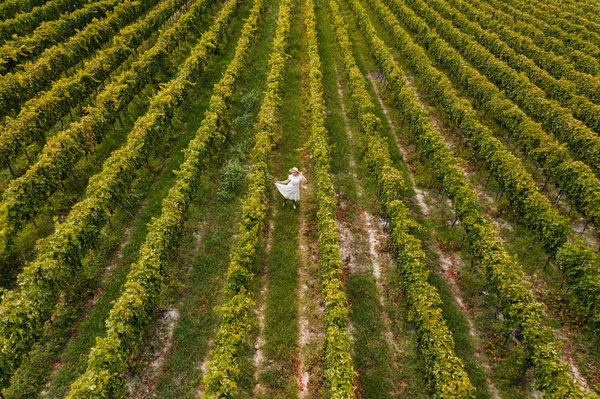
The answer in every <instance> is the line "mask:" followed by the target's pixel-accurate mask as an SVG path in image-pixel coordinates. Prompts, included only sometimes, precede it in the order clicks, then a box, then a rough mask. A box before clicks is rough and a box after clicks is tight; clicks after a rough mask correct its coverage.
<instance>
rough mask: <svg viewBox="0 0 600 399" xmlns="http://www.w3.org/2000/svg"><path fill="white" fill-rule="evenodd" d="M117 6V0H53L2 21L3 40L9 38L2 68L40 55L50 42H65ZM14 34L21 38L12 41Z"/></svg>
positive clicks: (1, 56)
mask: <svg viewBox="0 0 600 399" xmlns="http://www.w3.org/2000/svg"><path fill="white" fill-rule="evenodd" d="M116 5H117V2H114V1H113V2H110V3H108V4H107V5H104V4H103V2H97V3H89V2H87V1H86V0H53V1H50V2H48V3H46V4H44V5H43V6H41V7H36V8H34V9H33V10H31V12H30V13H27V14H19V15H17V16H16V17H15V18H12V19H8V20H4V21H2V22H0V43H4V42H6V41H9V43H6V44H4V45H3V46H2V47H0V62H1V63H2V65H0V71H1V72H5V71H6V70H7V69H10V68H11V65H12V66H14V65H16V64H18V63H21V62H23V61H24V60H25V59H27V58H29V57H32V56H34V55H37V54H40V53H41V52H42V51H43V50H44V49H45V48H46V47H48V46H49V45H54V44H56V43H58V42H60V41H63V40H64V39H66V38H68V37H69V36H70V35H72V34H73V32H75V30H76V29H81V28H83V27H84V26H85V25H87V24H88V23H89V22H90V21H91V20H92V19H93V18H97V17H103V16H104V15H105V14H106V12H107V11H109V10H111V9H112V8H114V6H116ZM80 7H83V8H82V9H79V8H80ZM83 10H86V11H83ZM71 11H73V12H71ZM44 21H47V22H44ZM40 24H41V25H40ZM36 27H37V28H36ZM34 29H35V31H34V32H33V33H32V34H31V31H33V30H34ZM30 34H31V35H30ZM42 34H43V35H47V36H46V37H44V36H43V35H42ZM13 35H16V36H20V37H18V38H15V39H14V40H11V38H12V37H13ZM7 64H9V65H7Z"/></svg>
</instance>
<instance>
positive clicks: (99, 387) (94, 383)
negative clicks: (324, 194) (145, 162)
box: [67, 0, 264, 399]
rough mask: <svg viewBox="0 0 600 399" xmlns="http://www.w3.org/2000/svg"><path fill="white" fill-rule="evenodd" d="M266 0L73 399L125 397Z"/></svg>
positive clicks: (259, 1) (245, 32)
mask: <svg viewBox="0 0 600 399" xmlns="http://www.w3.org/2000/svg"><path fill="white" fill-rule="evenodd" d="M263 2H264V0H256V1H255V3H254V6H253V8H252V10H251V12H250V16H249V17H248V20H247V21H246V23H245V24H244V27H243V29H242V35H241V37H240V39H239V41H238V44H237V48H236V52H235V56H234V58H233V60H232V61H231V62H230V64H229V65H228V67H227V70H226V71H225V73H224V74H223V77H222V78H221V81H220V82H219V83H218V84H216V85H215V87H214V92H213V95H212V97H211V99H210V106H209V109H208V110H207V111H206V113H205V114H204V119H203V121H202V124H201V125H200V128H199V129H198V131H197V132H196V136H195V137H194V139H193V140H192V141H191V142H190V144H189V145H188V147H187V149H186V150H185V159H184V161H183V164H182V165H181V167H180V168H179V170H178V171H177V172H176V175H177V180H176V181H175V183H174V185H173V187H171V189H170V190H169V194H168V195H167V197H166V198H165V199H164V200H163V202H162V211H161V215H160V217H159V218H157V219H154V220H153V221H152V223H151V224H150V225H149V227H148V234H147V236H146V240H145V242H144V244H143V245H142V247H141V248H140V252H139V253H140V254H139V256H138V261H137V262H135V263H134V264H133V265H131V268H130V272H129V275H128V277H127V281H126V283H125V290H124V292H123V293H122V294H121V296H120V297H119V298H118V299H117V301H116V302H115V304H114V306H113V308H112V309H111V311H110V313H109V316H108V319H107V320H106V336H105V337H103V338H99V339H98V340H97V341H96V345H95V346H94V348H92V350H91V355H90V357H89V359H88V367H87V370H86V372H85V373H84V374H83V375H82V376H81V377H79V379H78V380H77V381H75V382H74V383H73V384H72V385H71V392H70V394H69V396H67V398H68V399H79V398H82V399H83V398H105V397H120V396H121V394H122V384H121V382H122V380H121V379H120V378H118V376H120V375H121V374H122V373H123V370H124V369H125V367H126V365H127V360H128V359H129V357H130V356H131V354H132V352H133V351H134V349H135V348H136V346H137V344H139V342H140V340H141V338H142V337H143V333H144V329H145V327H146V326H147V325H148V322H149V321H150V319H151V316H152V312H153V310H154V307H155V305H156V301H157V299H158V296H159V293H160V291H161V285H162V281H163V278H164V276H165V274H166V273H167V271H168V269H169V261H170V259H171V254H172V253H173V251H174V250H175V249H176V248H177V246H178V241H179V238H180V235H181V232H182V229H183V224H184V221H185V220H186V214H187V211H188V208H189V204H190V201H191V200H192V198H193V196H194V193H195V188H196V187H197V185H198V180H199V179H200V177H201V172H202V170H203V169H204V167H205V166H206V164H207V162H208V161H209V160H210V159H215V158H214V156H215V155H216V154H218V152H219V149H220V147H221V146H222V144H223V142H224V141H225V139H226V137H227V136H228V135H229V132H228V128H227V126H228V123H227V118H228V111H229V107H230V104H231V99H232V95H233V89H234V87H235V83H236V80H237V77H238V76H239V75H240V73H241V72H242V71H243V70H244V68H245V66H246V59H247V55H248V52H249V49H250V46H251V43H252V41H253V39H254V38H255V37H256V35H257V28H258V22H259V19H260V16H261V12H262V9H263ZM194 56H195V55H194V54H193V55H192V57H194ZM185 69H186V66H185V65H184V66H183V70H184V72H182V73H181V74H180V76H181V77H182V78H183V77H185V76H192V75H191V74H190V73H186V72H185ZM114 359H118V361H115V360H114ZM91 392H93V394H92V393H91Z"/></svg>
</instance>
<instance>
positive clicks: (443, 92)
mask: <svg viewBox="0 0 600 399" xmlns="http://www.w3.org/2000/svg"><path fill="white" fill-rule="evenodd" d="M390 3H391V4H392V7H393V9H394V11H396V12H397V13H398V15H401V16H402V17H403V21H405V24H406V25H407V26H410V27H411V30H413V31H414V32H422V31H423V30H425V29H427V25H426V24H425V23H423V22H422V21H420V20H419V19H418V18H417V17H416V16H415V14H414V13H412V12H411V11H410V10H409V9H408V8H407V7H406V6H404V5H403V4H401V3H399V2H397V1H395V0H394V1H390ZM371 4H373V5H374V7H375V9H376V11H377V13H378V15H379V19H380V20H381V21H382V22H383V24H384V25H385V26H386V28H387V29H388V30H390V32H392V34H393V36H394V40H395V41H396V43H397V44H398V46H397V47H398V48H399V49H400V50H401V52H402V56H403V57H404V59H406V60H407V61H408V62H409V64H410V65H411V66H412V67H413V68H414V69H415V70H416V71H417V72H418V75H420V76H422V77H426V78H423V79H422V81H423V86H424V87H425V90H426V91H428V93H429V94H431V96H432V97H433V99H434V101H436V102H437V104H439V105H440V108H441V109H443V110H444V112H445V113H446V114H447V115H448V118H449V119H450V121H451V122H452V123H453V124H454V125H455V126H456V128H457V129H458V130H459V131H460V132H461V134H462V135H463V137H466V138H467V141H468V142H469V144H470V145H471V147H472V148H473V149H474V150H475V155H476V156H477V157H478V158H479V159H480V160H481V162H482V163H484V164H485V165H486V166H487V168H488V169H489V170H490V173H491V174H492V176H494V177H495V179H496V180H497V182H498V184H499V185H500V188H501V189H502V190H504V191H505V192H506V194H507V198H508V200H509V201H510V203H511V205H512V209H513V210H514V211H515V212H516V213H517V214H518V215H520V216H522V217H523V221H524V222H525V224H526V225H527V226H528V227H529V228H530V229H531V230H532V231H533V232H534V234H535V235H536V236H537V237H540V239H541V242H542V245H543V246H544V248H545V249H546V251H548V252H549V253H550V254H552V255H555V254H556V252H557V251H567V252H572V251H575V252H577V253H578V254H579V255H580V256H581V257H584V258H586V259H588V258H592V259H594V260H593V261H590V262H586V264H587V267H586V268H585V269H579V268H577V270H578V271H577V272H570V271H569V268H570V267H572V266H573V265H574V263H571V262H561V260H562V259H564V258H562V257H559V258H558V265H559V267H560V268H561V270H563V271H564V273H565V276H567V281H568V282H569V284H570V286H571V287H572V288H573V291H574V293H575V294H576V295H577V297H578V299H579V302H580V305H582V306H583V313H584V314H586V315H588V316H589V317H588V320H589V321H590V322H591V323H592V325H593V326H594V327H595V328H598V327H599V326H600V325H599V324H597V320H598V319H597V318H598V316H597V315H599V314H600V265H599V264H598V261H597V260H596V259H595V258H596V257H595V256H594V254H593V253H592V251H591V250H590V249H589V248H585V247H584V246H583V245H580V244H579V243H578V240H577V239H576V237H574V236H573V235H572V234H569V232H570V231H569V228H568V226H567V224H566V222H565V221H564V220H563V219H562V218H561V217H560V216H559V214H558V212H557V211H556V209H554V208H553V207H552V205H551V204H550V202H549V201H548V199H547V198H546V197H544V196H543V195H541V194H540V193H539V191H538V189H537V185H536V184H535V182H534V181H533V179H532V178H531V176H530V175H529V174H528V173H527V172H526V171H525V169H524V168H523V165H522V164H521V162H519V160H518V159H517V158H516V157H514V156H512V155H511V154H510V153H509V152H508V151H507V150H506V149H505V148H504V146H503V145H502V143H501V142H500V141H498V140H497V139H495V138H494V137H492V135H491V133H490V131H489V130H488V129H486V128H485V126H483V125H481V124H480V123H479V122H478V121H477V117H476V115H475V114H474V112H472V111H470V112H469V105H468V104H467V103H466V101H464V100H461V99H460V98H459V97H458V96H457V94H456V93H454V92H453V90H452V85H451V83H450V81H449V80H448V78H447V77H446V76H445V75H444V74H443V73H442V72H439V71H438V70H437V69H436V68H434V67H433V65H432V64H431V62H430V60H429V58H428V57H427V54H426V53H425V51H424V50H423V49H422V48H421V47H419V46H418V45H416V44H415V43H414V42H413V40H412V39H411V37H410V36H409V35H408V33H406V31H405V30H403V29H402V27H401V25H400V24H399V22H398V20H397V19H396V17H394V16H393V15H392V13H391V12H390V11H389V9H388V8H387V7H385V6H384V5H383V4H381V2H376V1H374V0H371ZM419 40H420V41H422V42H423V43H425V45H426V47H427V48H428V50H429V53H430V54H432V55H434V57H435V60H436V61H438V62H440V64H441V65H442V66H444V67H446V68H447V69H449V70H450V71H451V72H452V73H453V75H454V76H456V77H457V78H458V80H459V81H460V83H461V85H462V86H463V87H465V88H466V89H467V91H468V92H469V93H470V94H471V95H472V96H473V97H474V98H475V101H476V103H478V104H480V105H481V106H482V107H483V108H484V110H485V111H486V112H488V113H489V114H490V115H491V116H493V117H494V119H495V120H496V121H498V123H499V124H500V125H501V126H503V127H504V128H506V129H507V130H508V131H509V132H510V133H511V136H512V137H513V138H514V139H515V140H517V142H518V143H519V144H521V145H522V147H523V149H524V151H526V152H527V153H532V154H533V156H534V157H535V159H536V160H537V161H538V162H539V164H541V165H543V166H544V167H545V171H546V173H547V174H548V177H549V178H551V179H552V180H553V181H554V182H555V183H556V184H557V185H558V187H559V188H560V189H561V190H563V191H564V192H566V193H567V194H568V195H569V198H570V199H571V200H572V201H573V202H574V205H575V206H576V208H577V209H578V210H581V211H582V213H583V214H584V215H585V216H586V217H588V218H589V220H590V221H591V222H592V223H593V224H594V225H597V224H598V223H600V218H599V216H600V212H599V209H600V208H599V206H600V180H598V179H597V178H596V176H595V175H594V174H593V172H592V171H591V170H590V169H589V167H587V166H586V165H585V164H583V163H581V162H575V161H573V160H572V159H571V158H570V156H569V154H568V152H567V151H566V150H565V148H564V147H563V146H561V145H560V144H558V143H557V142H555V141H554V140H553V138H552V137H551V136H549V135H547V134H546V133H545V132H544V131H543V130H542V129H541V127H540V126H539V125H537V124H535V123H534V122H533V121H531V120H530V119H529V118H528V117H527V116H526V115H525V114H524V113H523V111H521V110H520V109H519V108H518V107H517V106H515V105H514V104H513V103H511V102H510V101H509V100H507V99H505V98H504V97H503V96H502V94H501V93H500V91H499V90H498V89H497V88H496V87H495V86H494V85H493V84H491V83H490V82H488V81H487V80H485V79H484V78H482V77H481V75H479V73H478V72H477V71H476V70H475V69H473V68H471V67H469V66H468V65H467V64H466V63H465V62H464V60H463V58H462V57H461V56H460V55H459V54H458V53H457V52H456V51H455V50H452V49H451V48H450V47H449V46H448V45H447V43H445V42H443V41H442V40H441V39H439V37H438V36H437V35H436V34H435V33H433V32H429V33H426V34H422V35H419ZM590 282H595V283H590Z"/></svg>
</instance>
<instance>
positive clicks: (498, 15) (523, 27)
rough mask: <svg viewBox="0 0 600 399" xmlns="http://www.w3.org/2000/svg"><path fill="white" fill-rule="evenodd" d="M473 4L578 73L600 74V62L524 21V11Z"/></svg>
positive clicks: (490, 1) (495, 3)
mask: <svg viewBox="0 0 600 399" xmlns="http://www.w3.org/2000/svg"><path fill="white" fill-rule="evenodd" d="M473 4H474V5H475V6H477V7H478V8H481V9H482V10H487V11H486V12H488V13H489V14H491V15H492V16H493V19H494V20H495V21H497V22H498V23H500V24H503V25H505V26H507V27H510V28H511V29H512V30H514V31H515V32H520V33H521V34H523V35H524V36H527V37H529V38H530V39H531V40H532V41H533V42H534V43H535V44H536V45H538V46H539V47H540V48H542V49H544V50H546V51H551V52H553V53H555V54H557V55H559V56H561V57H564V58H567V59H569V60H570V62H571V63H572V64H573V65H574V66H575V69H577V70H578V71H580V72H583V73H587V74H590V75H593V76H596V75H598V74H600V62H598V60H597V59H595V58H594V57H593V56H591V55H589V54H586V53H585V52H583V51H581V50H578V49H573V48H570V47H569V46H568V45H567V44H566V43H564V42H563V41H562V40H559V39H557V38H555V37H552V36H549V35H547V34H546V33H544V31H543V30H542V28H541V27H540V26H539V25H537V24H531V23H528V22H526V21H524V20H523V19H524V17H526V16H523V12H522V11H520V10H518V9H515V8H514V7H511V6H510V5H508V4H504V3H503V2H501V1H497V0H486V1H485V2H483V1H480V0H474V1H473ZM486 19H487V18H486ZM574 38H575V39H576V37H574ZM598 54H600V50H599V51H598Z"/></svg>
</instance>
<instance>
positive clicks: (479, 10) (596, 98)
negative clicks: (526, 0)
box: [447, 0, 600, 104]
mask: <svg viewBox="0 0 600 399" xmlns="http://www.w3.org/2000/svg"><path fill="white" fill-rule="evenodd" d="M447 2H448V3H449V4H451V5H452V7H454V8H455V9H457V10H459V11H460V12H462V13H463V14H464V15H466V16H467V17H468V18H469V19H470V20H471V21H473V22H477V23H478V24H479V25H481V27H482V28H484V29H486V30H488V31H492V32H494V33H496V34H497V35H498V37H499V38H501V39H502V40H503V41H504V42H505V43H507V44H508V45H509V46H510V47H512V48H513V49H514V50H516V51H517V52H519V53H521V54H523V55H525V56H526V57H529V58H530V59H531V60H532V61H534V62H535V63H536V64H537V65H538V66H539V67H540V68H542V69H544V70H546V71H548V72H549V73H550V74H551V75H552V76H553V77H554V78H556V79H559V80H560V79H564V80H566V81H569V82H571V83H572V84H568V83H567V82H565V81H564V80H563V81H562V82H563V84H564V85H565V86H566V87H565V88H564V89H563V91H564V90H568V93H567V94H566V95H565V99H566V101H567V104H568V103H569V101H572V99H573V98H574V97H573V94H575V93H578V94H581V95H584V96H586V97H587V98H589V99H590V100H591V101H592V102H594V103H596V104H598V103H600V78H598V77H596V76H593V75H590V74H588V73H583V72H579V71H578V70H577V69H576V68H575V65H574V64H572V63H571V62H570V60H568V59H566V58H565V57H562V56H558V55H556V54H554V53H552V52H550V51H545V50H543V49H541V48H539V47H538V46H537V45H536V44H535V43H534V42H533V40H531V39H530V38H528V37H526V36H524V35H522V34H520V33H517V32H515V31H514V30H513V28H512V26H511V24H508V25H507V24H502V23H499V22H498V20H497V19H496V18H495V17H494V15H495V14H496V13H495V10H493V9H492V8H491V7H490V6H488V5H485V4H483V3H481V2H480V3H479V4H478V5H477V7H474V6H473V5H471V4H469V3H467V2H465V1H463V0H447ZM484 10H485V11H484Z"/></svg>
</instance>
